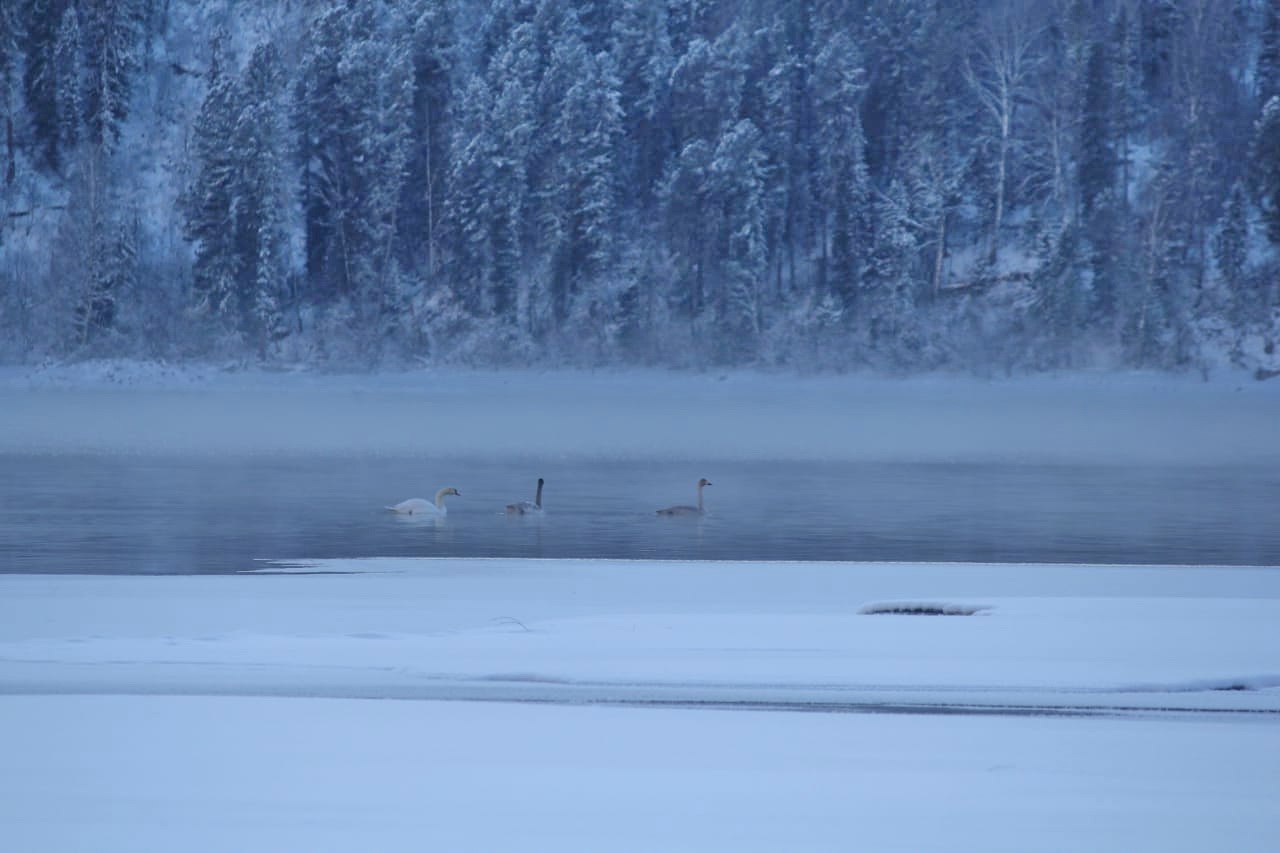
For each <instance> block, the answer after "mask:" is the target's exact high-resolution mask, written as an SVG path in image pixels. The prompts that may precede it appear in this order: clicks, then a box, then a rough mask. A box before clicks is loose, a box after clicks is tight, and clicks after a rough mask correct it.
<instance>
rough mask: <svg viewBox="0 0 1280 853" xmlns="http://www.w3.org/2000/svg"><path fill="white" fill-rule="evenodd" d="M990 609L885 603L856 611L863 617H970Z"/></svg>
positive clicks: (955, 605)
mask: <svg viewBox="0 0 1280 853" xmlns="http://www.w3.org/2000/svg"><path fill="white" fill-rule="evenodd" d="M990 609H991V608H990V607H989V606H987V605H985V604H935V603H932V602H923V601H887V602H882V603H877V604H867V605H864V606H863V607H860V608H859V609H858V613H859V614H861V615H863V616H884V615H894V616H972V615H974V614H975V613H982V612H983V611H986V610H990Z"/></svg>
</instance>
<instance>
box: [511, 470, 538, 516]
mask: <svg viewBox="0 0 1280 853" xmlns="http://www.w3.org/2000/svg"><path fill="white" fill-rule="evenodd" d="M542 482H543V481H542V478H541V477H539V478H538V491H537V494H535V495H534V496H533V503H529V502H528V501H520V503H514V504H507V515H531V514H533V513H538V512H542Z"/></svg>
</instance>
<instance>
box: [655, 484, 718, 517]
mask: <svg viewBox="0 0 1280 853" xmlns="http://www.w3.org/2000/svg"><path fill="white" fill-rule="evenodd" d="M710 485H711V481H710V480H708V479H707V478H706V477H703V478H702V479H701V480H699V481H698V505H697V506H687V505H681V506H669V507H667V508H666V509H660V510H658V515H702V514H703V509H702V488H703V486H710Z"/></svg>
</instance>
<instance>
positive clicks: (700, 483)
mask: <svg viewBox="0 0 1280 853" xmlns="http://www.w3.org/2000/svg"><path fill="white" fill-rule="evenodd" d="M710 485H711V481H710V480H708V479H707V478H706V477H703V478H702V479H701V480H699V481H698V488H699V489H701V488H702V487H703V486H710Z"/></svg>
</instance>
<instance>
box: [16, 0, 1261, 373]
mask: <svg viewBox="0 0 1280 853" xmlns="http://www.w3.org/2000/svg"><path fill="white" fill-rule="evenodd" d="M0 120H2V121H3V138H0V181H2V185H0V358H4V359H6V360H32V359H39V358H46V357H57V358H65V357H78V356H88V355H106V354H112V355H133V356H162V357H169V358H182V357H200V358H207V357H243V358H251V359H262V360H267V361H272V360H280V361H297V360H301V361H308V362H329V363H336V364H349V363H355V364H362V365H370V364H379V363H400V362H404V361H408V360H414V359H421V360H427V361H431V362H447V361H452V362H467V363H481V364H507V363H522V362H527V363H539V364H561V363H574V364H583V363H593V364H594V363H624V362H625V363H641V364H671V365H711V364H716V365H747V364H767V365H775V364H788V365H796V366H803V367H811V366H812V367H841V368H843V367H871V368H878V369H892V370H899V369H925V368H934V367H943V366H956V367H964V368H974V369H1006V370H1011V369H1032V370H1036V369H1051V368H1058V367H1072V366H1094V365H1109V366H1141V367H1157V368H1165V369H1178V368H1186V367H1191V366H1196V365H1202V364H1204V363H1207V362H1212V361H1214V360H1215V359H1216V358H1217V357H1218V356H1219V355H1220V354H1221V355H1225V356H1226V357H1229V358H1231V359H1233V360H1235V361H1237V362H1240V363H1250V364H1252V363H1254V362H1257V361H1259V360H1260V359H1261V360H1265V358H1266V357H1268V356H1269V355H1271V351H1272V347H1273V345H1274V338H1275V337H1277V336H1280V284H1278V280H1280V0H986V1H984V0H948V2H937V0H863V2H854V0H848V2H822V0H776V1H775V2H765V0H739V2H729V0H492V1H491V2H484V0H395V2H393V0H293V2H290V0H264V2H261V3H258V2H236V0H190V2H182V0H6V2H4V3H3V4H0Z"/></svg>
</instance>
